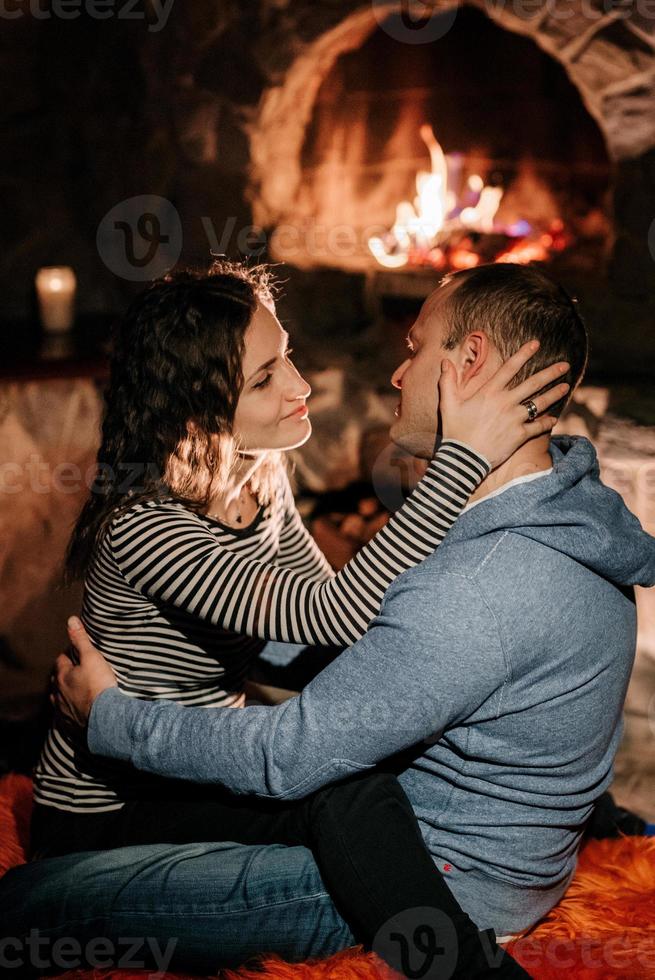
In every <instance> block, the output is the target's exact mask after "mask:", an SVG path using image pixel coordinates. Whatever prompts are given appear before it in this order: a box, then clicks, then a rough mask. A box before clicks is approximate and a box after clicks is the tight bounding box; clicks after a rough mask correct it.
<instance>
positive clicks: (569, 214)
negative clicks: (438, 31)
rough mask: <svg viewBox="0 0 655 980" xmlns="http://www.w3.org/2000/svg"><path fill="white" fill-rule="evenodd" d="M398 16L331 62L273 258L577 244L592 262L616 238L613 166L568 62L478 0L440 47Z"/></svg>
mask: <svg viewBox="0 0 655 980" xmlns="http://www.w3.org/2000/svg"><path fill="white" fill-rule="evenodd" d="M443 16H444V17H448V15H447V14H445V15H443ZM391 25H392V26H391V29H390V28H389V27H388V26H385V24H384V23H383V24H382V25H377V26H376V27H374V29H372V30H371V32H370V34H369V36H368V37H367V38H366V39H365V41H364V42H363V43H362V44H361V46H359V47H357V48H356V49H355V50H353V51H350V52H348V53H346V54H343V55H342V56H341V57H339V58H337V59H336V60H335V62H334V64H333V66H332V67H331V69H330V70H329V71H328V72H327V74H326V75H325V77H324V79H323V81H322V83H321V85H320V87H319V89H318V92H317V94H316V98H315V101H314V104H313V106H312V109H311V113H310V116H309V119H308V123H307V127H306V130H305V133H304V137H303V140H302V144H301V146H300V148H299V153H298V160H297V161H296V164H297V168H298V170H297V173H298V179H297V182H296V186H295V191H293V192H292V193H291V194H288V193H287V194H285V195H284V199H283V200H280V211H279V214H278V215H277V216H276V217H275V227H274V230H273V235H272V240H271V251H272V254H273V256H274V257H275V258H277V259H280V260H282V261H288V262H292V263H293V264H295V265H297V266H299V267H301V268H311V267H313V266H332V267H338V268H342V269H347V270H352V271H363V272H369V271H371V270H374V269H376V268H378V267H382V268H386V269H411V268H416V267H428V268H433V269H435V270H438V271H440V272H444V271H449V270H452V269H460V268H470V267H471V266H473V265H477V264H479V263H481V262H489V261H518V262H528V261H542V262H544V261H545V262H547V261H549V260H550V258H551V257H552V256H553V255H555V254H558V253H562V252H565V251H567V249H569V248H570V246H572V245H575V256H576V262H577V263H578V264H583V265H585V266H586V267H587V268H588V269H591V268H594V269H597V268H598V266H599V264H602V263H603V260H604V258H605V254H606V251H607V247H608V245H609V242H610V219H609V208H610V201H609V195H608V189H609V182H610V164H609V160H608V156H607V151H606V149H605V145H604V142H603V138H602V135H601V133H600V130H599V127H598V125H597V123H596V122H595V121H594V119H593V118H592V116H591V115H590V113H589V111H588V109H587V108H586V107H585V105H584V103H583V100H582V98H581V96H580V93H579V92H578V90H577V88H576V87H575V85H574V84H573V83H572V82H571V80H570V79H569V78H568V77H567V74H566V72H565V70H564V68H563V67H562V65H561V64H560V63H559V62H558V61H556V60H555V59H553V58H552V56H551V55H550V54H547V53H545V52H544V51H542V50H541V49H540V48H539V47H538V46H537V44H535V42H534V41H533V40H531V39H527V38H525V37H521V36H519V35H518V34H516V33H513V32H511V31H507V30H505V29H503V28H502V27H500V26H498V25H496V24H494V23H493V22H492V20H490V18H489V17H488V16H486V15H485V14H484V13H482V12H481V11H479V10H476V9H474V8H463V9H461V10H459V11H458V12H457V16H456V18H454V19H452V18H449V19H448V30H447V31H446V30H445V26H444V36H443V37H440V38H439V39H438V40H437V41H435V42H434V43H432V44H426V45H414V46H411V45H409V44H400V43H398V40H397V39H396V38H395V37H394V36H393V35H394V31H393V22H391ZM256 138H257V137H256V136H255V140H256ZM268 179H271V178H270V175H269V178H268ZM268 179H267V181H266V183H268ZM263 190H264V192H265V188H264V189H263ZM262 197H263V195H262ZM260 203H261V204H262V205H263V200H262V201H261V202H260ZM256 204H257V200H256Z"/></svg>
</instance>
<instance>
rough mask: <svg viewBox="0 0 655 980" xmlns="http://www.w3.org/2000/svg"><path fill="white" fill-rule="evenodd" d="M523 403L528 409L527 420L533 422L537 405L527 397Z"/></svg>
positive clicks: (536, 413) (536, 412)
mask: <svg viewBox="0 0 655 980" xmlns="http://www.w3.org/2000/svg"><path fill="white" fill-rule="evenodd" d="M524 404H525V407H526V408H527V410H528V419H527V420H528V422H534V420H535V419H536V417H537V415H538V414H539V410H538V409H537V406H536V405H535V403H534V402H533V401H532V399H531V398H529V399H528V401H527V402H525V403H524Z"/></svg>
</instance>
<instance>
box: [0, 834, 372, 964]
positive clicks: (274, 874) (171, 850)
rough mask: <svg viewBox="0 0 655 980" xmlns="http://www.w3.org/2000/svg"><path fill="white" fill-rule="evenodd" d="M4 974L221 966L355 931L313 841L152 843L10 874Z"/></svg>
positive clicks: (322, 943)
mask: <svg viewBox="0 0 655 980" xmlns="http://www.w3.org/2000/svg"><path fill="white" fill-rule="evenodd" d="M0 922H1V923H2V932H1V934H0V973H1V974H2V975H3V976H7V977H12V976H15V977H19V976H29V975H30V973H31V972H34V973H37V974H38V973H44V972H48V971H49V970H52V972H62V971H63V970H66V969H74V968H75V967H78V966H91V967H98V968H101V967H103V966H104V967H107V966H110V965H112V966H120V967H124V968H130V967H132V968H136V967H144V966H145V967H147V968H149V969H151V971H152V972H154V973H156V972H164V971H165V970H166V969H176V968H177V969H184V970H187V971H192V972H196V973H215V972H216V970H217V969H218V968H219V967H224V966H237V965H240V964H242V963H244V961H245V960H247V959H248V958H249V957H252V956H256V955H258V954H260V953H262V952H267V953H277V954H278V955H279V956H281V957H283V958H284V959H286V960H289V961H296V962H298V961H301V960H304V959H306V958H308V957H310V956H328V955H330V954H331V953H335V952H337V951H338V950H341V949H344V948H346V947H348V946H351V945H353V944H354V942H355V940H354V939H353V936H352V934H351V932H350V930H349V928H348V926H347V925H346V923H345V922H344V921H343V919H342V918H341V917H340V916H339V914H338V913H337V911H336V909H335V907H334V906H333V904H332V900H331V898H330V896H329V895H328V893H327V891H326V889H325V886H324V885H323V882H322V880H321V877H320V874H319V871H318V868H317V866H316V864H315V863H314V859H313V857H312V855H311V852H310V851H309V850H307V849H306V848H304V847H284V846H277V845H266V846H260V845H256V846H245V845H241V844H230V843H221V844H186V845H176V846H172V845H169V844H151V845H147V846H140V847H124V848H118V849H116V850H113V851H89V852H86V853H79V854H71V855H66V856H64V857H55V858H48V859H47V860H42V861H35V862H32V863H30V864H26V865H22V866H21V867H18V868H14V869H13V870H11V871H9V872H8V873H7V874H6V875H5V876H4V878H2V879H0Z"/></svg>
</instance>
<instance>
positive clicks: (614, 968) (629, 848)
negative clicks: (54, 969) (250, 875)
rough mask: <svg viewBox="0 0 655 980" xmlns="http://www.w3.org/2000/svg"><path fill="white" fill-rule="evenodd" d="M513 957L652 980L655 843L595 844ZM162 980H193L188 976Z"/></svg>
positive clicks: (362, 956) (548, 977)
mask: <svg viewBox="0 0 655 980" xmlns="http://www.w3.org/2000/svg"><path fill="white" fill-rule="evenodd" d="M31 808H32V786H31V782H30V780H29V779H28V778H27V777H26V776H20V775H15V774H10V775H8V776H4V777H2V778H1V779H0V876H1V875H3V874H4V873H5V871H7V870H8V869H9V868H12V867H15V866H16V865H18V864H22V863H24V862H25V854H26V846H27V834H28V827H29V817H30V812H31ZM510 951H511V952H512V954H513V955H514V956H515V957H516V959H517V960H518V961H519V962H520V963H521V964H522V965H523V966H524V967H525V969H526V970H527V971H528V973H530V974H531V976H533V977H534V978H535V980H562V978H572V980H651V978H655V838H649V837H623V838H619V839H618V840H603V841H590V842H589V843H588V844H586V846H585V847H584V848H583V849H582V851H581V853H580V859H579V862H578V868H577V871H576V874H575V877H574V879H573V881H572V883H571V885H570V887H569V889H568V891H567V893H566V895H565V896H564V898H563V899H562V901H561V902H560V903H559V904H558V905H557V906H556V907H555V908H554V909H553V910H552V911H551V912H550V914H549V915H548V916H546V918H545V919H543V920H542V921H541V922H540V923H539V924H538V925H537V926H536V927H535V928H534V929H532V931H531V932H530V933H529V934H528V935H527V936H524V937H523V938H522V939H520V940H518V941H517V942H515V943H514V944H513V945H512V946H511V947H510ZM148 975H149V973H148V971H145V970H69V971H67V972H66V973H62V974H60V978H59V980H145V978H146V977H147V976H148ZM222 977H223V980H265V978H268V980H391V978H392V972H391V971H390V970H389V969H387V968H386V967H385V965H384V964H383V963H382V962H381V961H380V960H379V959H377V957H375V956H374V955H373V954H372V953H363V952H358V951H352V950H347V951H345V952H343V953H338V954H337V955H336V956H331V957H329V959H326V960H320V961H314V962H308V963H302V964H297V963H293V964H291V963H285V962H283V961H282V960H280V959H277V958H275V957H266V958H264V959H263V960H262V963H261V965H260V966H258V967H257V968H254V969H247V968H242V969H240V970H226V971H224V972H223V973H222ZM160 980H192V978H191V977H190V976H189V975H187V974H181V973H177V974H166V975H165V976H164V975H160Z"/></svg>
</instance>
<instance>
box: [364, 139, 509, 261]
mask: <svg viewBox="0 0 655 980" xmlns="http://www.w3.org/2000/svg"><path fill="white" fill-rule="evenodd" d="M419 132H420V136H421V139H422V140H423V142H424V143H425V145H426V147H427V149H428V151H429V153H430V171H429V172H428V171H425V170H420V171H419V172H418V173H417V175H416V197H415V198H414V200H413V202H412V201H401V202H400V204H398V205H397V207H396V220H395V221H394V224H393V227H392V228H391V229H390V230H389V232H387V234H386V235H384V236H383V237H380V236H373V237H372V238H369V240H368V247H369V249H370V251H371V253H372V254H373V256H374V257H375V258H376V259H377V261H378V262H379V263H380V265H383V266H385V267H386V268H388V269H400V268H402V267H403V266H405V265H407V263H408V262H409V261H410V256H411V255H412V254H416V253H418V254H419V255H421V254H422V255H424V256H425V257H426V260H427V261H430V258H429V255H430V253H433V252H435V250H436V251H437V252H439V249H438V243H437V238H438V236H439V234H440V233H441V232H443V231H444V229H446V228H448V227H449V226H450V225H452V226H453V227H454V228H455V227H459V228H466V229H469V230H471V231H478V232H491V231H493V228H494V218H495V215H496V212H497V211H498V207H499V205H500V202H501V199H502V196H503V190H502V188H500V187H487V186H485V183H484V181H483V180H482V177H480V175H479V174H472V175H471V176H470V177H469V179H468V181H467V196H469V197H470V196H471V195H473V197H476V196H477V201H476V202H475V204H473V205H469V206H467V207H465V208H463V209H461V210H458V204H457V197H456V195H455V193H454V191H453V190H452V189H450V188H449V187H448V161H447V159H446V156H445V154H444V152H443V149H442V148H441V144H440V143H439V141H438V140H437V138H436V136H435V135H434V131H433V129H432V126H429V125H427V124H425V125H423V126H421V128H420V130H419ZM460 251H463V250H460ZM464 251H465V250H464ZM471 254H473V253H471ZM471 264H477V262H476V263H472V262H471ZM463 267H466V266H463Z"/></svg>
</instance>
